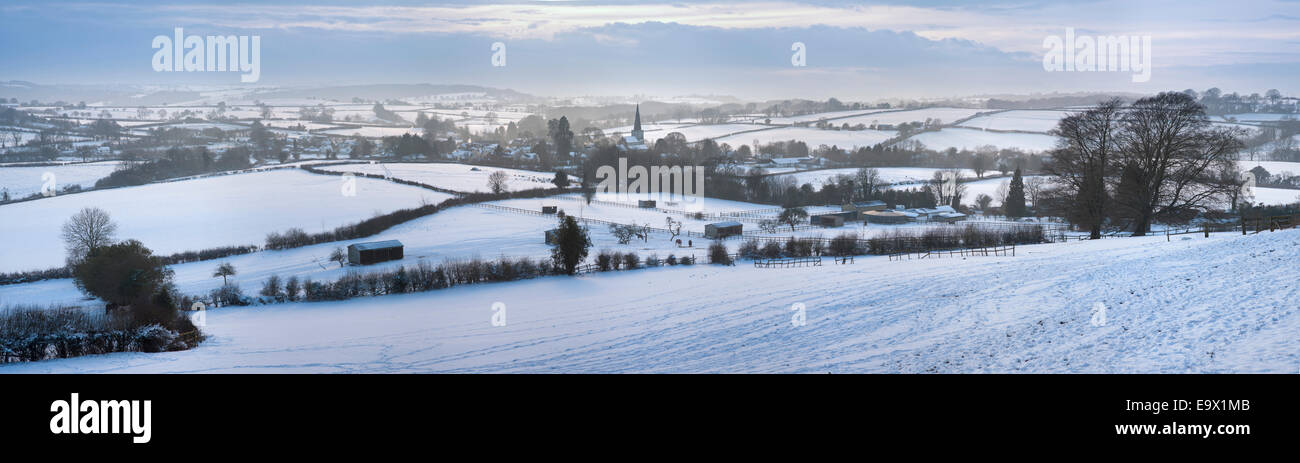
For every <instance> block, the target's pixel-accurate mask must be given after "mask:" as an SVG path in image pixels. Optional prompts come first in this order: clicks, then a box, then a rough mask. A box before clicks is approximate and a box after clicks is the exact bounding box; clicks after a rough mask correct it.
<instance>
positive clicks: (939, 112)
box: [834, 108, 990, 127]
mask: <svg viewBox="0 0 1300 463" xmlns="http://www.w3.org/2000/svg"><path fill="white" fill-rule="evenodd" d="M988 111H990V110H988V109H970V108H925V109H909V110H903V111H889V112H881V113H873V114H867V115H864V116H859V117H850V118H847V119H837V120H835V121H834V122H835V125H840V124H843V123H846V122H847V123H848V124H849V125H851V126H852V125H858V124H863V125H866V126H867V127H871V124H873V123H879V124H892V125H898V124H902V123H904V122H925V120H926V119H939V121H940V122H942V123H944V124H951V123H953V122H957V120H959V119H963V118H967V117H970V116H973V115H976V114H979V113H982V112H988Z"/></svg>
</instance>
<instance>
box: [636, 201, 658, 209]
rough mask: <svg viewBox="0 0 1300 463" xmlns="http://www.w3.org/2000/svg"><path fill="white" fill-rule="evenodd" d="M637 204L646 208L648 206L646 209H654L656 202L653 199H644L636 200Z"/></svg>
mask: <svg viewBox="0 0 1300 463" xmlns="http://www.w3.org/2000/svg"><path fill="white" fill-rule="evenodd" d="M636 205H637V207H644V208H646V209H654V208H655V202H654V200H652V199H642V200H638V201H637V202H636Z"/></svg>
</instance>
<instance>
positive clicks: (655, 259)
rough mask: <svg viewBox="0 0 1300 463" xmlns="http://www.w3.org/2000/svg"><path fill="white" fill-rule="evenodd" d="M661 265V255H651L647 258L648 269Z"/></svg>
mask: <svg viewBox="0 0 1300 463" xmlns="http://www.w3.org/2000/svg"><path fill="white" fill-rule="evenodd" d="M659 265H660V261H659V255H657V254H651V255H649V256H646V258H645V266H646V267H658V266H659Z"/></svg>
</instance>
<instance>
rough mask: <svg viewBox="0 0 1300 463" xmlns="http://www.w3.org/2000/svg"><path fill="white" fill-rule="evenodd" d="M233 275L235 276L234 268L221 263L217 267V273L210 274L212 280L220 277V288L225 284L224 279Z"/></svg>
mask: <svg viewBox="0 0 1300 463" xmlns="http://www.w3.org/2000/svg"><path fill="white" fill-rule="evenodd" d="M234 275H235V266H234V265H231V264H230V262H222V263H221V265H218V266H217V271H215V272H212V277H213V278H216V277H221V285H222V286H225V285H226V284H227V283H226V277H229V276H234Z"/></svg>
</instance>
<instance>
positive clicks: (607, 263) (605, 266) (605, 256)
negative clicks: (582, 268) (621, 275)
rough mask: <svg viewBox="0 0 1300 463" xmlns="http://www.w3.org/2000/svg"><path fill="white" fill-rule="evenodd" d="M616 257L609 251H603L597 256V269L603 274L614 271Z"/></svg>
mask: <svg viewBox="0 0 1300 463" xmlns="http://www.w3.org/2000/svg"><path fill="white" fill-rule="evenodd" d="M613 259H614V255H613V254H612V253H610V251H609V250H608V249H603V250H601V251H600V254H597V255H596V268H598V269H600V271H602V272H608V271H610V270H612V269H613V267H614V264H613V262H612V261H613Z"/></svg>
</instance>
